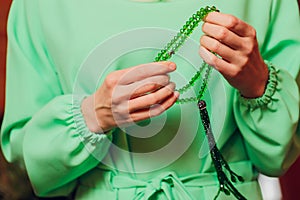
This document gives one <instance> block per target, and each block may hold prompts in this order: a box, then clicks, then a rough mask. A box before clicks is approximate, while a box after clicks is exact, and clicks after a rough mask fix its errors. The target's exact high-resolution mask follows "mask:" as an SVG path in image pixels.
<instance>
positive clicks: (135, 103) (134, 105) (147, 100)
mask: <svg viewBox="0 0 300 200" xmlns="http://www.w3.org/2000/svg"><path fill="white" fill-rule="evenodd" d="M174 90H175V84H174V83H169V84H168V85H166V86H165V87H162V88H161V89H159V90H157V91H155V92H153V93H150V94H147V95H144V96H141V97H138V98H135V99H132V100H130V101H129V112H130V113H132V112H134V111H137V110H140V109H144V108H149V107H151V106H152V105H155V104H159V103H161V102H162V101H164V100H165V99H166V98H168V97H169V96H170V95H172V94H173V93H174Z"/></svg>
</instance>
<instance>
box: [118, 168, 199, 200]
mask: <svg viewBox="0 0 300 200" xmlns="http://www.w3.org/2000/svg"><path fill="white" fill-rule="evenodd" d="M112 186H113V188H114V189H126V188H128V189H129V188H136V187H138V188H141V190H140V191H139V192H138V193H136V194H135V196H134V198H133V199H134V200H140V199H145V200H146V199H150V198H151V197H153V196H154V195H156V194H158V193H163V194H164V195H165V196H166V198H167V199H168V200H173V199H175V196H174V195H175V194H176V195H177V196H176V197H178V198H179V199H185V200H192V199H193V198H192V197H191V195H190V194H189V193H188V191H187V189H186V188H185V186H184V185H183V183H182V182H181V180H180V179H179V178H178V177H177V175H176V174H175V173H174V172H168V173H165V174H161V175H159V176H157V177H155V178H154V179H151V180H149V181H143V180H136V179H131V178H130V177H126V176H120V175H113V177H112ZM176 199H177V198H176Z"/></svg>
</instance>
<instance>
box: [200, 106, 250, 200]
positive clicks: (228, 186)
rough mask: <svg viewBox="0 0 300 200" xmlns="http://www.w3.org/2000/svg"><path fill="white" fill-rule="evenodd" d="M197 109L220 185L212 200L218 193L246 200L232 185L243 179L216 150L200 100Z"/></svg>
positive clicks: (204, 109)
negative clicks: (228, 175) (228, 174)
mask: <svg viewBox="0 0 300 200" xmlns="http://www.w3.org/2000/svg"><path fill="white" fill-rule="evenodd" d="M198 107H199V110H200V116H201V120H202V124H203V126H204V130H205V134H206V137H207V139H208V145H209V149H210V155H211V158H212V161H213V164H214V166H215V168H216V172H217V177H218V180H219V184H220V186H219V191H218V193H217V195H216V196H215V198H214V199H217V198H218V196H219V194H220V192H224V193H225V194H226V195H230V194H233V195H234V196H235V197H236V198H237V199H239V200H246V198H245V197H244V196H243V195H242V194H241V193H240V192H239V191H238V190H237V189H236V188H235V187H234V185H233V184H232V182H237V180H238V181H240V182H243V181H244V179H243V177H241V176H239V175H237V174H236V173H234V172H233V171H232V170H231V169H230V167H229V165H228V163H227V162H226V160H225V159H224V157H223V156H222V154H221V152H220V150H219V149H218V147H217V145H216V141H215V138H214V136H213V133H212V129H211V125H210V121H209V116H208V112H207V110H206V103H205V101H203V100H200V101H199V102H198ZM224 169H225V170H227V171H228V172H229V173H230V179H231V181H232V182H231V181H230V180H229V179H228V177H227V176H226V174H225V172H224Z"/></svg>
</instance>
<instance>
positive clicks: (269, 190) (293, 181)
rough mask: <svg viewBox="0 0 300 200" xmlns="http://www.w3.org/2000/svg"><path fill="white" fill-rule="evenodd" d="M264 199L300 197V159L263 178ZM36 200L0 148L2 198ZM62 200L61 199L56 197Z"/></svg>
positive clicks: (1, 64)
mask: <svg viewBox="0 0 300 200" xmlns="http://www.w3.org/2000/svg"><path fill="white" fill-rule="evenodd" d="M298 3H299V4H300V0H298ZM10 4H11V0H0V126H1V121H2V117H3V111H4V94H5V62H6V61H5V58H6V44H7V36H6V22H7V16H8V11H9V7H10ZM260 183H261V185H262V190H263V195H264V199H265V200H279V199H283V200H295V199H299V192H297V190H299V189H300V158H299V159H298V160H297V161H296V162H295V163H294V165H293V166H292V167H291V168H290V169H289V171H288V172H287V173H286V174H285V175H283V176H282V177H280V178H279V179H277V178H269V177H265V176H261V177H260ZM23 199H24V200H31V199H32V200H35V199H41V198H37V197H35V196H34V195H33V192H32V189H31V186H30V183H29V181H28V178H27V176H26V174H25V173H24V171H23V170H22V169H19V168H18V167H16V166H14V165H12V164H9V163H7V162H6V161H5V159H4V157H3V155H2V152H1V151H0V200H23ZM56 199H62V198H56Z"/></svg>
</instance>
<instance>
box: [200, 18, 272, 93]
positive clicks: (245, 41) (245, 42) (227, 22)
mask: <svg viewBox="0 0 300 200" xmlns="http://www.w3.org/2000/svg"><path fill="white" fill-rule="evenodd" d="M202 31H203V33H204V35H203V36H202V37H201V39H200V49H199V54H200V56H201V57H202V59H203V60H204V61H205V62H206V63H208V64H209V65H211V66H213V67H214V68H215V69H216V70H217V71H219V72H220V73H221V74H222V75H223V76H224V78H225V79H226V80H227V81H228V82H229V83H230V84H231V85H232V86H233V87H235V88H236V89H238V90H239V91H240V93H241V95H242V96H244V97H246V98H257V97H260V96H262V95H263V94H264V91H265V87H266V84H267V81H268V68H267V66H266V64H265V63H264V60H263V58H262V56H261V54H260V52H259V48H258V42H257V39H256V31H255V29H254V28H253V27H252V26H250V25H249V24H247V23H245V22H243V21H242V20H240V19H238V18H237V17H235V16H232V15H228V14H224V13H219V12H212V13H209V14H208V15H207V16H206V18H205V20H204V23H203V26H202ZM211 52H215V53H216V54H218V55H219V56H220V57H221V58H220V57H217V56H216V55H214V54H213V53H211Z"/></svg>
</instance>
